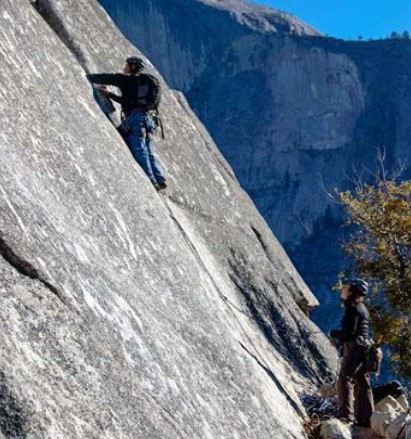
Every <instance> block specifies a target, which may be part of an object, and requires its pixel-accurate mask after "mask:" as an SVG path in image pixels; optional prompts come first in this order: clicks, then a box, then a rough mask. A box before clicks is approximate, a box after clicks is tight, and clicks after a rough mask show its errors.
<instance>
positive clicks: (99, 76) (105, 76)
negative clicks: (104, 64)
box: [87, 73, 123, 87]
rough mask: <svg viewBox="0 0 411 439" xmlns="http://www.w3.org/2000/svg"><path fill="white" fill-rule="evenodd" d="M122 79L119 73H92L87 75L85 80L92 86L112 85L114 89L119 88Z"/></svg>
mask: <svg viewBox="0 0 411 439" xmlns="http://www.w3.org/2000/svg"><path fill="white" fill-rule="evenodd" d="M122 78H123V75H122V74H121V73H93V74H91V75H87V79H88V80H89V81H90V82H92V83H93V84H104V85H114V86H115V87H119V86H120V84H121V82H122Z"/></svg>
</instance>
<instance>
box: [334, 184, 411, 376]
mask: <svg viewBox="0 0 411 439" xmlns="http://www.w3.org/2000/svg"><path fill="white" fill-rule="evenodd" d="M340 198H341V201H342V203H343V205H344V206H345V207H346V209H347V211H348V213H349V218H350V220H349V221H350V223H351V224H354V225H356V226H357V227H355V232H353V233H352V235H351V236H350V238H349V240H348V242H347V243H346V244H345V245H344V250H345V251H346V252H347V253H348V254H349V255H350V256H352V257H353V260H354V262H355V266H356V271H358V273H359V274H360V275H361V276H362V277H364V278H365V279H366V280H368V281H369V282H370V283H371V284H372V285H373V289H372V293H371V301H370V303H371V307H370V308H371V313H372V320H373V328H374V339H375V340H376V341H377V342H379V343H384V344H386V345H387V346H388V348H389V352H390V360H391V367H392V369H393V370H394V371H395V372H398V373H400V374H401V375H403V376H404V377H407V378H410V377H411V181H404V182H401V183H399V182H396V181H395V180H385V179H378V180H377V182H376V183H375V184H358V185H357V187H356V189H355V190H354V191H352V192H350V191H346V192H343V193H341V194H340Z"/></svg>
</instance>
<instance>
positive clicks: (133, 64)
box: [124, 56, 146, 74]
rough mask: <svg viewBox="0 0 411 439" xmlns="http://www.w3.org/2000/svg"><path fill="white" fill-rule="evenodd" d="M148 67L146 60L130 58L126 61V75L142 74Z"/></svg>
mask: <svg viewBox="0 0 411 439" xmlns="http://www.w3.org/2000/svg"><path fill="white" fill-rule="evenodd" d="M145 67H146V62H145V61H144V59H142V58H139V57H138V56H130V58H127V59H126V65H125V66H124V73H132V74H136V73H140V72H141V71H142V70H143V69H144V68H145Z"/></svg>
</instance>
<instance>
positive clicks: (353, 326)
mask: <svg viewBox="0 0 411 439" xmlns="http://www.w3.org/2000/svg"><path fill="white" fill-rule="evenodd" d="M367 293H368V284H367V282H365V281H364V280H362V279H353V280H349V281H346V282H344V284H343V285H342V288H341V299H342V300H343V302H344V307H345V313H344V316H343V319H342V321H341V328H340V329H337V330H333V331H331V332H330V337H331V338H333V339H336V340H338V341H339V343H340V344H341V346H342V359H341V366H340V372H339V376H338V381H337V392H338V415H337V416H338V418H340V419H341V420H344V421H347V422H355V423H356V425H358V426H361V427H370V418H371V415H372V412H373V410H374V401H373V394H372V389H371V383H370V376H369V373H368V370H367V361H366V355H367V349H368V346H369V341H370V314H369V312H368V310H367V308H366V307H365V304H364V299H365V297H366V296H367Z"/></svg>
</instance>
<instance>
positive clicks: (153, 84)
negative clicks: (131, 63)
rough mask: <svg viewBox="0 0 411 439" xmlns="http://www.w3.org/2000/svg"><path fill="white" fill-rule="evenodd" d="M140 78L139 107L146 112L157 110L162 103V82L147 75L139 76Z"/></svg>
mask: <svg viewBox="0 0 411 439" xmlns="http://www.w3.org/2000/svg"><path fill="white" fill-rule="evenodd" d="M138 78H139V86H138V90H137V102H136V103H137V105H138V106H139V107H142V108H144V109H146V110H157V109H158V106H159V104H160V101H161V86H160V81H159V80H158V79H157V78H156V77H155V76H153V75H150V74H147V73H143V74H141V75H139V76H138Z"/></svg>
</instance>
